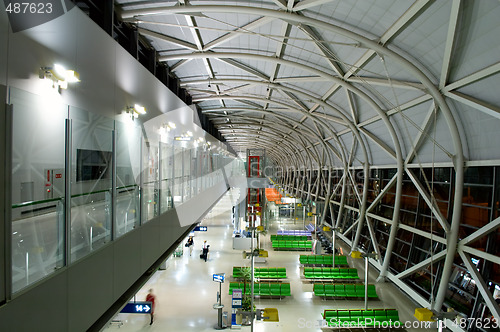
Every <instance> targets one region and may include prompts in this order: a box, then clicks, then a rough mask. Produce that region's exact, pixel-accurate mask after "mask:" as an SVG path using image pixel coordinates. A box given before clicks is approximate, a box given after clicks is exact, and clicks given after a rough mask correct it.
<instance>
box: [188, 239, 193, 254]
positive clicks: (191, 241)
mask: <svg viewBox="0 0 500 332" xmlns="http://www.w3.org/2000/svg"><path fill="white" fill-rule="evenodd" d="M187 246H188V247H189V256H191V254H192V253H193V248H194V239H193V237H192V236H190V237H189V238H188V240H187Z"/></svg>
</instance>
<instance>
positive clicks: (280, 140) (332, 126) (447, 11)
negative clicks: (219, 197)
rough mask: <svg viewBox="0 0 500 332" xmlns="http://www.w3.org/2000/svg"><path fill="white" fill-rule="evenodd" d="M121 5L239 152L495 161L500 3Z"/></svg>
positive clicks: (320, 160)
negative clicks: (255, 149)
mask: <svg viewBox="0 0 500 332" xmlns="http://www.w3.org/2000/svg"><path fill="white" fill-rule="evenodd" d="M116 2H117V3H118V4H119V12H120V15H121V19H122V20H124V21H126V22H130V23H132V24H135V25H136V26H137V28H138V32H139V33H140V34H141V35H142V36H143V37H145V38H147V39H148V40H149V41H150V42H151V44H152V45H153V47H154V48H155V49H156V50H157V51H158V53H159V58H158V60H159V61H162V62H166V63H167V64H168V66H169V67H170V68H171V70H172V71H173V72H174V73H175V74H176V76H177V77H178V78H179V79H180V81H181V86H182V87H184V88H186V89H187V90H188V91H189V93H190V94H191V96H192V97H193V102H194V103H196V104H197V105H198V106H199V108H200V109H201V110H202V111H203V112H204V113H205V114H207V115H208V116H209V117H210V119H211V121H212V122H213V123H214V124H215V125H216V127H217V128H218V130H219V131H220V132H221V133H222V134H223V135H224V137H225V139H226V140H227V141H228V143H229V144H230V145H231V146H232V147H233V148H234V150H235V151H245V150H246V149H247V148H265V149H266V151H267V153H268V154H269V155H270V156H271V157H272V158H273V159H274V160H275V161H276V162H277V163H281V164H292V165H304V164H307V163H311V166H314V165H316V166H317V165H325V164H326V165H334V166H338V167H342V165H344V166H345V165H354V166H355V165H361V164H366V163H368V164H370V165H390V164H395V163H396V161H397V160H404V161H405V162H406V164H412V163H418V164H422V163H430V162H433V163H434V162H448V163H450V164H451V163H452V162H453V161H454V159H455V156H457V155H460V156H462V157H464V158H465V160H469V161H470V160H475V161H486V160H500V149H498V148H497V146H495V144H494V143H493V142H495V141H498V139H500V133H499V131H498V130H497V129H496V128H498V126H499V125H500V121H499V117H500V106H499V105H500V94H498V86H499V83H500V74H499V72H500V46H499V45H500V24H499V23H498V22H499V21H498V17H500V2H498V1H492V0H477V1H460V0H440V1H430V0H381V1H379V0H377V1H368V0H342V1H340V0H301V1H294V0H289V1H286V0H273V1H270V0H269V1H218V0H210V1H195V0H192V1H188V0H179V1H163V2H161V1H128V0H118V1H116ZM459 159H460V158H459Z"/></svg>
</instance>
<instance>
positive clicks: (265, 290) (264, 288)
mask: <svg viewBox="0 0 500 332" xmlns="http://www.w3.org/2000/svg"><path fill="white" fill-rule="evenodd" d="M259 294H260V295H271V293H270V290H269V284H268V283H266V282H263V283H261V284H260V290H259Z"/></svg>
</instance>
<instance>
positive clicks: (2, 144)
mask: <svg viewBox="0 0 500 332" xmlns="http://www.w3.org/2000/svg"><path fill="white" fill-rule="evenodd" d="M6 96H7V93H6V87H4V86H2V87H1V89H0V119H1V121H0V133H2V134H0V160H2V161H3V162H1V163H0V211H1V215H2V218H0V276H1V278H0V279H1V280H2V282H1V283H0V305H1V304H3V303H5V302H6V301H7V300H10V294H11V288H12V287H11V282H10V281H11V280H12V259H11V256H12V255H11V251H12V237H11V234H12V230H11V228H12V227H11V216H10V206H11V192H12V190H11V181H10V177H11V173H12V171H11V169H12V107H11V106H10V105H7V103H6V102H7V101H6Z"/></svg>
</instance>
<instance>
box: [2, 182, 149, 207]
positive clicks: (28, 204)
mask: <svg viewBox="0 0 500 332" xmlns="http://www.w3.org/2000/svg"><path fill="white" fill-rule="evenodd" d="M138 186H139V185H137V184H131V185H128V186H123V187H118V188H116V189H117V190H120V189H125V188H132V187H138ZM110 189H111V188H110ZM110 189H103V190H98V191H92V192H89V193H82V194H76V195H71V198H76V197H82V196H87V195H94V194H101V193H104V192H107V191H109V190H110ZM62 199H64V197H57V198H50V199H44V200H41V201H29V202H24V203H19V204H13V205H12V208H13V209H17V208H20V207H25V206H31V205H37V204H43V203H50V202H57V201H60V200H62Z"/></svg>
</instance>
